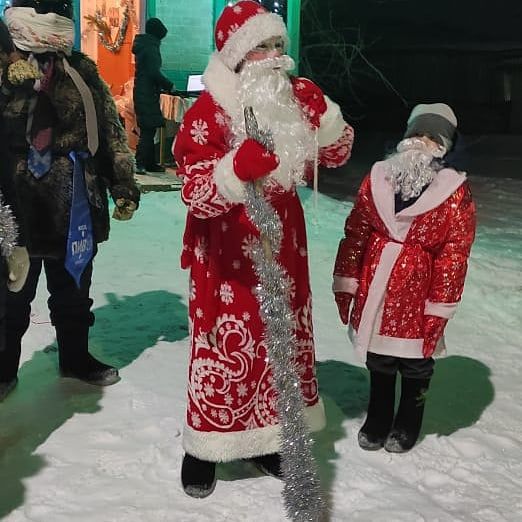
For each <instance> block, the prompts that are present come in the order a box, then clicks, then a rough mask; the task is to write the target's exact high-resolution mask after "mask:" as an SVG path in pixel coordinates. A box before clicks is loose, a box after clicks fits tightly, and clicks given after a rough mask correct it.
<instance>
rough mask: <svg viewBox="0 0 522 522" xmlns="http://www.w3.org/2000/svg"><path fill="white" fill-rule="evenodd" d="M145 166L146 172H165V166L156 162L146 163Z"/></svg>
mask: <svg viewBox="0 0 522 522" xmlns="http://www.w3.org/2000/svg"><path fill="white" fill-rule="evenodd" d="M145 168H146V170H147V172H153V173H154V172H165V167H163V166H162V165H158V164H157V163H153V164H152V165H147V166H146V167H145Z"/></svg>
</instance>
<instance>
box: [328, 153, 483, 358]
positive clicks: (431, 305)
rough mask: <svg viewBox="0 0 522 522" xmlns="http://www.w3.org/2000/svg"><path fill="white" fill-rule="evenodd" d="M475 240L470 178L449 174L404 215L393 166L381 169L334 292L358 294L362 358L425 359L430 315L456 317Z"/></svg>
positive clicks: (360, 211) (338, 266)
mask: <svg viewBox="0 0 522 522" xmlns="http://www.w3.org/2000/svg"><path fill="white" fill-rule="evenodd" d="M474 236H475V205H474V203H473V201H472V198H471V192H470V189H469V185H468V183H467V182H466V178H465V175H464V174H463V173H459V172H456V171H455V170H453V169H443V170H441V171H440V172H438V174H437V175H436V177H435V178H434V180H433V181H432V183H431V184H430V186H429V187H428V188H427V189H426V190H425V191H424V192H423V194H422V195H421V196H420V198H419V199H418V200H417V201H416V202H415V203H414V204H413V205H411V206H410V207H408V208H406V209H404V210H402V211H401V212H399V213H397V214H396V213H395V195H394V191H393V188H392V184H391V181H390V178H389V175H388V173H387V169H386V167H385V162H378V163H376V164H375V165H374V166H373V168H372V170H371V173H370V174H369V175H368V176H367V177H366V178H365V179H364V181H363V182H362V185H361V188H360V190H359V194H358V197H357V200H356V203H355V206H354V208H353V210H352V212H351V213H350V216H349V217H348V219H347V220H346V225H345V238H344V239H343V240H341V243H340V245H339V251H338V254H337V259H336V263H335V269H334V291H345V292H348V293H351V294H352V295H354V296H355V299H354V304H353V308H352V312H351V316H350V334H351V335H350V336H351V338H352V341H353V343H354V347H355V349H356V351H357V352H358V354H359V355H360V356H361V358H362V360H366V353H367V352H368V351H370V352H372V353H378V354H382V355H394V356H397V357H407V358H422V357H423V355H422V345H423V335H424V334H423V319H424V315H425V314H427V315H435V316H438V317H443V318H446V319H450V318H451V317H452V316H453V315H454V313H455V310H456V307H457V303H458V302H459V301H460V298H461V296H462V291H463V289H464V278H465V276H466V270H467V261H468V257H469V253H470V249H471V245H472V243H473V239H474ZM439 348H440V347H439Z"/></svg>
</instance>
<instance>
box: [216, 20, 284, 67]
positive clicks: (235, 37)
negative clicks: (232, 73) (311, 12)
mask: <svg viewBox="0 0 522 522" xmlns="http://www.w3.org/2000/svg"><path fill="white" fill-rule="evenodd" d="M273 36H282V37H283V38H284V39H285V42H288V34H287V31H286V26H285V23H284V22H283V19H282V18H281V17H280V16H279V15H276V14H275V13H261V14H257V15H255V16H252V17H250V18H249V19H248V20H246V22H245V23H244V24H243V25H242V26H241V27H240V28H239V29H238V30H237V31H236V32H234V33H232V34H231V35H230V36H229V37H228V39H227V41H226V42H225V45H224V46H223V48H222V49H221V51H219V54H220V55H221V58H222V60H223V63H224V64H225V65H227V66H228V67H229V68H230V69H231V70H234V69H235V67H236V65H237V64H238V63H239V62H240V61H241V60H243V58H244V57H245V56H246V55H247V53H248V52H249V51H251V50H252V49H253V48H254V47H256V45H259V44H260V43H261V42H263V41H264V40H267V39H268V38H272V37H273Z"/></svg>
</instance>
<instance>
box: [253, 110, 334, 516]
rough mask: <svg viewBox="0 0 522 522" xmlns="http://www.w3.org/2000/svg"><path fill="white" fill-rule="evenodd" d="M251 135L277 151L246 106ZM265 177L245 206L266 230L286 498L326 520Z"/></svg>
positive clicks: (265, 317) (266, 295)
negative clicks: (265, 194)
mask: <svg viewBox="0 0 522 522" xmlns="http://www.w3.org/2000/svg"><path fill="white" fill-rule="evenodd" d="M244 112H245V127H246V131H247V135H248V136H249V137H251V138H254V139H257V141H259V142H260V143H262V144H263V145H264V146H265V147H266V148H267V149H269V150H273V141H272V136H271V135H270V133H269V132H266V131H262V130H261V129H259V128H258V125H257V120H256V118H255V115H254V113H253V111H252V109H251V108H250V107H247V108H245V111H244ZM262 193H263V185H262V182H261V181H259V180H258V181H256V183H255V184H254V183H249V184H248V185H247V187H246V200H245V208H246V210H247V213H248V215H249V217H250V220H251V221H252V222H253V223H254V225H255V226H256V227H257V229H258V230H259V233H260V239H259V240H258V241H257V242H256V243H255V245H254V247H253V249H252V259H253V261H254V270H255V272H256V275H257V278H258V285H257V287H256V297H257V301H258V303H259V312H260V317H261V320H262V321H263V323H264V325H265V335H264V338H265V342H266V346H267V351H268V357H269V359H270V367H271V369H272V374H273V377H274V384H275V387H276V391H277V411H278V418H279V426H280V442H281V449H280V455H281V469H282V473H283V478H284V480H285V486H284V489H283V498H284V502H285V508H286V512H287V515H288V518H289V519H290V520H293V521H295V522H320V521H321V520H324V519H325V518H326V514H327V507H326V503H325V502H324V499H323V498H322V493H321V486H320V482H319V477H318V473H317V466H316V464H315V461H314V458H313V455H312V447H313V439H312V437H311V436H310V432H309V429H308V426H307V423H306V419H305V404H304V400H303V396H302V393H301V383H300V379H299V374H298V371H297V368H296V357H297V339H296V336H295V333H294V331H295V317H294V314H293V312H292V309H291V306H290V298H289V296H290V281H289V279H288V276H287V274H286V273H285V270H284V268H283V267H282V266H281V265H280V264H279V263H278V262H277V260H276V255H277V254H278V253H279V251H280V248H281V240H282V235H283V230H282V224H281V220H280V219H279V216H278V214H277V213H276V211H275V210H274V209H273V207H272V206H271V205H270V204H269V203H268V202H267V201H266V200H265V199H264V197H263V194H262Z"/></svg>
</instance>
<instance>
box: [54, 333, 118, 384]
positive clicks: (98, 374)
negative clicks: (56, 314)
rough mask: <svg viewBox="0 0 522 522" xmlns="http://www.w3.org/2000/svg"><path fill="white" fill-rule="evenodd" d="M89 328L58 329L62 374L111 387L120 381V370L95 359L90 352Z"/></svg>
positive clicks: (57, 336)
mask: <svg viewBox="0 0 522 522" xmlns="http://www.w3.org/2000/svg"><path fill="white" fill-rule="evenodd" d="M88 335H89V327H88V326H85V325H82V326H78V327H77V328H70V327H68V328H66V327H62V326H60V327H58V326H57V327H56V340H57V341H58V355H59V365H60V374H61V376H62V377H71V378H73V379H79V380H81V381H84V382H87V383H89V384H94V385H96V386H110V385H111V384H115V383H117V382H118V381H119V380H120V376H119V374H118V370H117V369H116V368H114V367H113V366H109V365H108V364H104V363H102V362H100V361H98V360H97V359H95V358H94V357H93V356H92V355H91V354H90V353H89V351H88Z"/></svg>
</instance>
